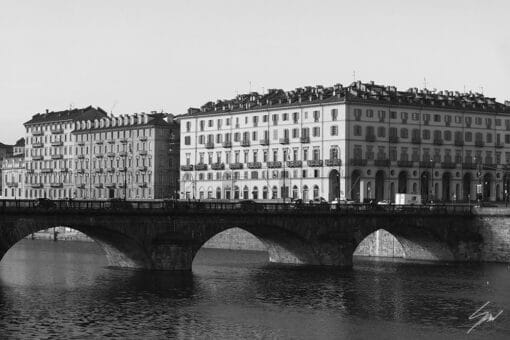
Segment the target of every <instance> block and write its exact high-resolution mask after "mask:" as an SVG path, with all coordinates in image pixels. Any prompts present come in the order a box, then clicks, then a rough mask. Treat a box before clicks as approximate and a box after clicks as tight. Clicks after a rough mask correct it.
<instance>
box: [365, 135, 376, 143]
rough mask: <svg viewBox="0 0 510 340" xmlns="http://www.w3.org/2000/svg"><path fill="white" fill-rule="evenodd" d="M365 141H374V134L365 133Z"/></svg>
mask: <svg viewBox="0 0 510 340" xmlns="http://www.w3.org/2000/svg"><path fill="white" fill-rule="evenodd" d="M365 141H367V142H370V143H373V142H375V135H366V136H365Z"/></svg>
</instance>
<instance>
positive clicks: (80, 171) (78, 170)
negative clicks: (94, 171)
mask: <svg viewBox="0 0 510 340" xmlns="http://www.w3.org/2000/svg"><path fill="white" fill-rule="evenodd" d="M75 171H76V173H77V174H84V173H85V169H76V170H75Z"/></svg>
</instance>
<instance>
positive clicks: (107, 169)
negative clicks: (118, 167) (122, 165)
mask: <svg viewBox="0 0 510 340" xmlns="http://www.w3.org/2000/svg"><path fill="white" fill-rule="evenodd" d="M106 172H115V168H106Z"/></svg>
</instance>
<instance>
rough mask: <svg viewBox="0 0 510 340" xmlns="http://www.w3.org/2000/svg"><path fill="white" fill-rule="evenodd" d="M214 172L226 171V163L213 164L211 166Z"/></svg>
mask: <svg viewBox="0 0 510 340" xmlns="http://www.w3.org/2000/svg"><path fill="white" fill-rule="evenodd" d="M211 169H213V170H225V163H213V164H211Z"/></svg>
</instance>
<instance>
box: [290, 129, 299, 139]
mask: <svg viewBox="0 0 510 340" xmlns="http://www.w3.org/2000/svg"><path fill="white" fill-rule="evenodd" d="M292 138H299V129H298V128H295V129H292Z"/></svg>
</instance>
